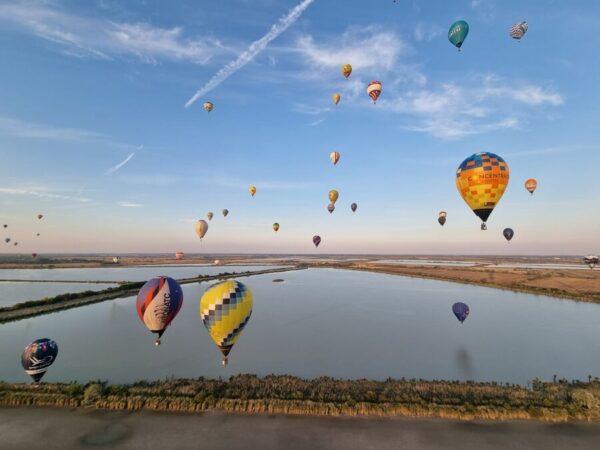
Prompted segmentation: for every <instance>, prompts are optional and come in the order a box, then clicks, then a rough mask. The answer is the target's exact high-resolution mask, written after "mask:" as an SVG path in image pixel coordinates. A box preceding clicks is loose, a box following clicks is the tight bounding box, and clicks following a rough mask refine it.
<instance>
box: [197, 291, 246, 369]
mask: <svg viewBox="0 0 600 450" xmlns="http://www.w3.org/2000/svg"><path fill="white" fill-rule="evenodd" d="M252 305H253V300H252V293H251V292H250V289H248V288H247V287H246V286H245V285H244V284H242V283H240V282H239V281H235V280H227V281H223V282H221V283H217V284H213V285H212V286H211V287H209V288H208V289H207V290H206V292H205V293H204V295H203V296H202V298H201V299H200V317H201V318H202V323H204V326H205V327H206V329H207V330H208V334H209V335H210V337H211V338H212V340H213V341H215V344H217V347H219V350H221V353H222V354H223V365H224V366H226V365H227V356H228V355H229V352H230V351H231V348H232V347H233V345H234V344H235V343H236V342H237V340H238V338H239V337H240V334H241V333H242V331H243V330H244V327H245V326H246V324H247V323H248V320H250V316H251V315H252Z"/></svg>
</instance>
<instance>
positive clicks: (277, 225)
mask: <svg viewBox="0 0 600 450" xmlns="http://www.w3.org/2000/svg"><path fill="white" fill-rule="evenodd" d="M273 229H274V230H275V232H277V231H279V224H278V223H277V222H275V223H274V224H273Z"/></svg>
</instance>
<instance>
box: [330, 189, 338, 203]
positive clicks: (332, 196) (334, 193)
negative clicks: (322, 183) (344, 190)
mask: <svg viewBox="0 0 600 450" xmlns="http://www.w3.org/2000/svg"><path fill="white" fill-rule="evenodd" d="M339 196H340V194H339V192H338V191H336V190H335V189H332V190H330V191H329V201H330V202H331V203H332V204H335V202H337V199H338V197H339Z"/></svg>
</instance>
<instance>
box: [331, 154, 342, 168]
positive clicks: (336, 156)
mask: <svg viewBox="0 0 600 450" xmlns="http://www.w3.org/2000/svg"><path fill="white" fill-rule="evenodd" d="M340 156H341V155H340V152H331V153H330V154H329V159H330V160H331V162H332V163H333V165H334V166H335V165H336V164H337V163H338V161H339V160H340Z"/></svg>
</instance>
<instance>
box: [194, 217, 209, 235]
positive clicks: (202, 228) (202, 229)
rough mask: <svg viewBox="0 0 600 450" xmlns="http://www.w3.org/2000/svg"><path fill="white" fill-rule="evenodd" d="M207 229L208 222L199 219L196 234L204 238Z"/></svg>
mask: <svg viewBox="0 0 600 450" xmlns="http://www.w3.org/2000/svg"><path fill="white" fill-rule="evenodd" d="M207 231H208V223H206V220H198V221H197V222H196V234H197V235H198V237H199V238H200V239H202V238H203V237H204V235H205V234H206V232H207Z"/></svg>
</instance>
